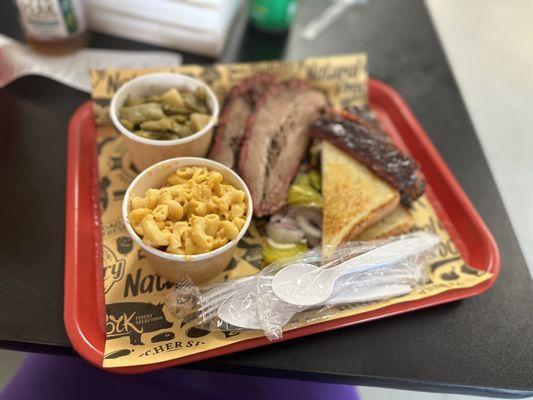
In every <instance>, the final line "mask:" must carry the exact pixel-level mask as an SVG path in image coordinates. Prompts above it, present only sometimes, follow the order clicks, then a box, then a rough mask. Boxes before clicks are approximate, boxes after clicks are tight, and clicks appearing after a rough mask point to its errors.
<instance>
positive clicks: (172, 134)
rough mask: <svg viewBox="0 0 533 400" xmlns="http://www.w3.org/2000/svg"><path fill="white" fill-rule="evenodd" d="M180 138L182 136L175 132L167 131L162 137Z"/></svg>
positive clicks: (167, 138)
mask: <svg viewBox="0 0 533 400" xmlns="http://www.w3.org/2000/svg"><path fill="white" fill-rule="evenodd" d="M179 138H180V136H179V135H176V134H175V133H165V134H163V136H162V137H161V139H162V140H175V139H179Z"/></svg>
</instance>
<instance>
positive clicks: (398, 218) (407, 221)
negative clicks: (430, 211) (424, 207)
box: [350, 205, 415, 240]
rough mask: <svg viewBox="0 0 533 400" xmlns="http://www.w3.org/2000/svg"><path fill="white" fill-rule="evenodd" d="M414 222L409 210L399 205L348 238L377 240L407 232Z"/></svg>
mask: <svg viewBox="0 0 533 400" xmlns="http://www.w3.org/2000/svg"><path fill="white" fill-rule="evenodd" d="M414 223H415V220H414V218H413V217H412V215H411V214H410V213H409V211H408V210H407V209H406V208H405V207H403V206H401V205H400V206H398V207H396V208H395V209H394V211H392V212H391V213H390V214H388V215H385V216H384V217H383V218H381V219H380V220H379V221H378V222H376V223H375V224H374V225H371V226H369V227H368V228H367V229H365V230H364V231H363V232H362V233H361V234H359V235H358V236H356V237H354V238H350V240H378V239H385V238H388V237H390V236H397V235H401V234H404V233H407V232H409V231H410V230H411V228H412V227H413V225H414Z"/></svg>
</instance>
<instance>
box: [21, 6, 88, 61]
mask: <svg viewBox="0 0 533 400" xmlns="http://www.w3.org/2000/svg"><path fill="white" fill-rule="evenodd" d="M16 3H17V6H18V10H19V16H20V23H21V25H22V29H23V30H24V34H25V36H26V40H27V42H28V45H30V46H31V47H32V48H33V49H34V50H36V51H39V52H41V53H47V54H65V53H70V52H73V51H75V50H78V49H79V48H81V47H84V46H86V45H87V44H88V43H89V38H90V37H89V32H88V31H87V21H86V19H85V13H84V9H83V1H82V0H16Z"/></svg>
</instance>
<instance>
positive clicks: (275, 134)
mask: <svg viewBox="0 0 533 400" xmlns="http://www.w3.org/2000/svg"><path fill="white" fill-rule="evenodd" d="M325 105H326V99H325V97H324V95H323V94H322V93H320V92H319V91H317V90H314V89H313V88H312V87H311V86H310V85H309V84H307V83H305V82H302V81H299V80H292V81H288V82H285V83H283V84H280V85H274V86H272V87H270V89H269V90H268V91H267V92H266V93H265V94H264V96H263V97H262V98H261V100H259V101H258V102H257V104H256V107H255V109H254V111H253V112H252V113H251V115H250V117H249V118H248V121H247V124H246V132H245V134H244V139H243V143H242V148H241V154H240V157H239V165H238V171H239V174H240V175H241V176H242V178H243V179H244V181H245V182H246V184H247V185H248V188H249V189H250V192H251V194H252V198H253V201H254V213H255V215H256V216H258V217H262V216H266V215H271V214H273V213H275V212H276V211H278V210H279V209H280V208H281V207H283V205H285V202H286V199H287V190H288V187H289V184H290V182H291V181H292V179H293V178H294V176H295V174H296V172H297V170H298V166H299V165H300V163H301V161H302V159H303V158H304V156H305V154H306V150H307V145H308V143H309V139H308V136H307V129H308V128H309V126H310V124H311V123H312V122H313V121H314V120H315V119H316V118H318V117H319V115H320V112H321V110H322V109H323V108H324V107H325Z"/></svg>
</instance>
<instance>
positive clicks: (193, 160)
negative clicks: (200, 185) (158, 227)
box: [122, 157, 253, 262]
mask: <svg viewBox="0 0 533 400" xmlns="http://www.w3.org/2000/svg"><path fill="white" fill-rule="evenodd" d="M177 161H184V164H183V166H182V167H188V166H189V167H191V166H192V167H196V166H205V167H208V168H211V169H213V170H216V171H221V170H222V171H225V172H227V173H228V174H230V175H232V176H233V177H234V178H236V180H237V182H239V184H240V185H241V187H240V188H239V189H240V190H242V191H244V193H245V194H246V200H247V206H248V209H247V211H246V220H245V222H244V226H243V227H242V229H241V230H240V231H239V234H238V235H237V237H236V238H235V239H233V240H231V241H229V242H228V243H226V244H225V245H224V246H222V247H219V248H218V249H215V250H211V251H209V252H207V253H202V254H192V255H181V254H172V253H167V252H166V251H162V250H158V249H156V248H155V247H152V246H148V245H147V244H145V243H144V242H143V241H142V239H141V238H140V236H139V235H138V234H137V233H136V232H135V231H134V230H133V228H132V226H131V223H130V221H129V219H128V211H129V199H130V194H131V189H132V188H133V187H134V186H135V185H136V184H137V183H138V182H139V181H140V180H142V179H143V178H144V176H145V175H148V174H150V173H151V172H152V171H154V170H155V169H157V168H159V167H161V166H163V165H166V164H172V163H174V162H177ZM180 168H181V167H180ZM252 215H253V204H252V196H251V194H250V191H249V190H248V187H247V186H246V183H244V181H243V180H242V178H241V177H240V176H239V175H238V174H237V173H235V171H233V170H231V169H230V168H228V167H226V166H225V165H223V164H221V163H219V162H216V161H213V160H210V159H207V158H201V157H176V158H170V159H168V160H163V161H160V162H158V163H155V164H153V165H151V166H150V167H148V168H146V169H145V170H144V171H143V172H141V173H140V174H139V175H137V177H136V178H135V179H134V180H133V181H132V182H131V183H130V185H129V186H128V189H127V190H126V194H125V195H124V199H123V201H122V221H123V223H124V226H125V227H126V230H127V231H128V234H129V235H130V237H131V238H132V239H133V240H134V241H135V243H137V244H138V245H139V246H140V247H141V248H142V249H143V250H144V251H146V252H148V253H150V254H153V255H155V256H157V257H160V258H163V259H165V260H169V261H179V262H187V261H201V260H208V259H210V258H214V257H216V256H217V255H219V254H222V253H224V252H226V251H227V250H230V249H231V248H232V247H234V246H236V245H237V243H238V242H239V241H240V240H241V239H242V237H243V236H244V234H245V233H246V231H247V230H248V228H249V226H250V223H251V221H252Z"/></svg>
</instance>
